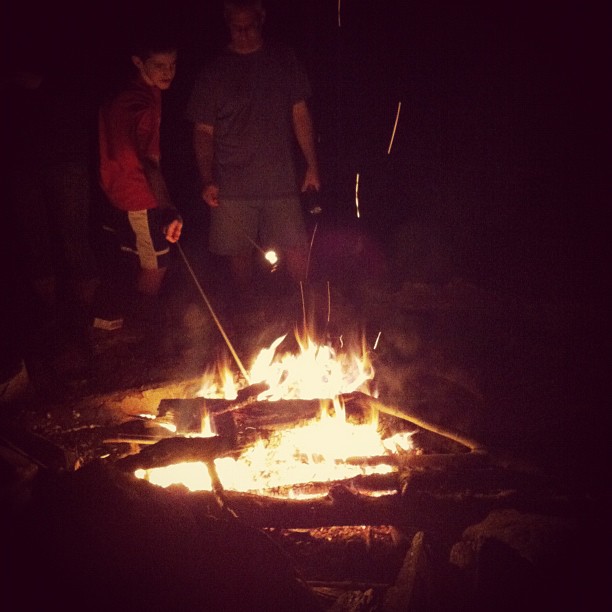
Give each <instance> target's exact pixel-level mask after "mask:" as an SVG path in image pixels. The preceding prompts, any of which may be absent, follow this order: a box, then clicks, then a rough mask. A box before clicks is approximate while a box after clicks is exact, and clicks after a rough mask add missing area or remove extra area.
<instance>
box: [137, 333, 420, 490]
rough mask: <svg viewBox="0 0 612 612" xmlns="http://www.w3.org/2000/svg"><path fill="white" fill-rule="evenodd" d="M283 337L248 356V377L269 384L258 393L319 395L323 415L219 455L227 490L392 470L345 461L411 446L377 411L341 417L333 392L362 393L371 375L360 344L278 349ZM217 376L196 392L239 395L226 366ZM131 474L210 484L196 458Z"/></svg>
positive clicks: (206, 430) (201, 486) (200, 486)
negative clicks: (381, 426) (347, 350)
mask: <svg viewBox="0 0 612 612" xmlns="http://www.w3.org/2000/svg"><path fill="white" fill-rule="evenodd" d="M285 338H286V336H281V337H280V338H277V339H276V340H275V341H274V342H273V343H272V344H271V345H270V347H269V348H267V349H263V350H262V351H260V353H259V355H258V356H257V357H256V358H255V360H254V362H253V366H252V368H251V371H250V375H249V378H250V380H251V381H255V382H264V383H266V384H267V385H268V386H269V390H268V391H266V392H264V393H262V394H261V395H260V396H259V398H258V399H259V400H260V401H261V400H270V401H277V400H280V399H316V398H320V399H321V412H320V416H319V418H317V419H315V420H313V421H310V422H307V423H306V424H301V425H299V426H296V427H294V428H292V429H285V430H282V431H277V432H275V433H274V434H272V436H271V438H270V439H266V440H263V439H260V440H258V441H257V442H256V443H255V444H253V445H252V446H250V447H249V448H248V449H246V450H245V451H244V452H243V453H242V455H241V456H240V457H239V458H238V459H234V458H225V457H224V458H218V459H216V460H215V467H216V470H217V473H218V475H219V479H220V481H221V483H222V485H223V487H224V489H226V490H232V491H242V492H252V493H258V494H261V495H266V494H268V495H271V494H273V493H272V491H273V490H274V489H278V488H279V487H291V486H296V485H300V484H308V483H326V482H331V481H340V480H345V479H348V478H354V477H355V476H359V475H369V474H384V473H389V472H391V471H393V469H394V468H393V467H392V466H391V465H389V464H385V463H384V462H382V463H381V464H380V465H358V463H359V462H358V461H352V462H347V460H348V459H350V458H366V457H381V456H384V455H390V454H392V453H396V452H398V449H401V450H409V449H410V448H411V439H410V434H409V433H408V432H402V433H400V434H396V435H394V436H392V437H390V438H387V439H385V440H383V439H381V436H380V434H379V433H378V422H377V419H376V418H375V417H374V418H373V420H371V422H369V423H365V424H353V423H350V422H349V421H348V420H347V418H346V411H345V408H344V406H343V405H342V403H341V402H340V400H339V399H338V397H339V396H340V395H341V394H344V393H350V392H352V391H357V390H363V391H365V392H367V384H368V382H369V381H370V380H371V379H372V377H373V374H374V372H373V369H372V367H371V365H370V364H369V361H368V359H367V355H366V352H365V349H364V348H362V350H361V355H360V356H357V355H355V354H351V355H348V354H343V355H338V354H336V352H335V351H334V350H333V349H332V348H331V347H329V346H321V345H318V344H316V343H314V342H312V341H311V340H310V339H309V338H305V339H300V338H296V339H297V340H298V343H299V345H300V349H301V350H300V353H299V354H297V355H294V354H291V353H285V354H281V355H279V354H278V349H279V347H280V346H281V345H282V343H283V341H284V340H285ZM215 379H216V380H213V379H212V378H210V377H208V378H207V380H206V382H205V384H204V385H203V387H202V389H201V391H200V395H201V396H203V397H219V396H221V395H223V396H225V398H226V399H234V398H235V397H236V393H237V385H236V383H235V381H234V378H233V376H232V375H231V373H230V372H229V369H225V370H221V369H219V370H218V371H217V372H216V374H215ZM211 381H213V382H211ZM202 432H203V433H202V434H200V435H209V436H210V435H214V434H213V433H212V431H211V427H210V421H209V420H208V421H206V422H205V423H203V426H202ZM362 463H365V461H364V462H362ZM136 475H137V476H138V477H139V478H145V479H147V480H149V481H150V482H152V483H154V484H157V485H159V486H163V487H167V486H169V485H171V484H177V483H182V484H183V485H184V486H186V487H187V488H188V489H190V490H192V491H198V490H211V479H210V476H209V473H208V470H207V468H206V465H205V464H204V463H200V462H194V463H182V464H176V465H172V466H169V467H164V468H154V469H150V470H147V471H146V472H145V471H144V470H139V471H138V472H136ZM322 494H323V493H322Z"/></svg>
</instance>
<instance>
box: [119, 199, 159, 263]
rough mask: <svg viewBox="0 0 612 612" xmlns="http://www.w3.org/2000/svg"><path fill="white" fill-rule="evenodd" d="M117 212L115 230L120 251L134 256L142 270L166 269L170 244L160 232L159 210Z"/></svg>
mask: <svg viewBox="0 0 612 612" xmlns="http://www.w3.org/2000/svg"><path fill="white" fill-rule="evenodd" d="M118 212H119V215H117V216H116V219H117V228H116V229H117V236H118V239H119V245H120V248H121V250H122V251H124V252H126V253H132V254H134V255H135V256H136V257H137V258H138V263H139V265H140V267H141V268H142V269H143V270H157V269H159V268H166V267H167V266H168V260H169V256H170V244H169V243H168V241H167V240H166V236H165V235H164V233H163V231H162V215H161V211H160V209H159V208H149V209H148V210H130V211H118Z"/></svg>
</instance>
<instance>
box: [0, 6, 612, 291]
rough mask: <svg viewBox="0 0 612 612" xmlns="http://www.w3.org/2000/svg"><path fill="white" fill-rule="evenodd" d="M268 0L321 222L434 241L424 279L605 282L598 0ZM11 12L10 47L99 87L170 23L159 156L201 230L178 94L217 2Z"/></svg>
mask: <svg viewBox="0 0 612 612" xmlns="http://www.w3.org/2000/svg"><path fill="white" fill-rule="evenodd" d="M462 4H463V6H462ZM267 7H268V19H267V22H266V34H267V36H268V37H269V38H275V39H278V40H282V41H285V42H288V43H290V44H292V45H293V46H294V47H295V49H296V51H297V52H298V55H299V57H300V58H301V60H302V61H303V62H304V64H305V66H306V68H307V71H308V73H309V75H310V78H311V81H312V86H313V92H314V95H313V98H312V100H311V105H312V110H313V114H314V118H315V123H316V129H317V133H318V138H319V153H320V157H321V170H322V178H323V181H324V191H323V201H324V204H325V208H324V210H325V214H324V216H323V218H322V223H328V224H330V225H333V224H340V225H345V226H346V227H350V228H352V229H356V231H358V232H362V233H366V234H367V235H369V236H370V237H371V238H372V240H374V241H377V242H379V243H380V245H381V249H382V250H386V251H388V250H390V249H393V248H394V247H395V246H397V244H398V243H400V244H401V243H402V242H404V243H405V241H406V240H412V242H413V244H414V248H415V249H416V250H419V249H420V251H421V252H422V254H423V255H424V256H425V257H426V256H427V254H428V253H429V254H432V249H437V252H435V253H433V254H432V256H433V257H438V258H439V259H440V260H441V261H442V260H444V261H446V262H447V265H446V266H441V267H440V268H439V269H437V270H435V271H434V272H433V275H434V277H435V276H436V275H437V278H427V279H425V280H434V281H436V280H439V281H444V280H448V279H449V278H451V277H453V276H459V277H462V278H468V279H470V280H473V281H476V282H479V283H481V284H484V285H487V286H491V287H493V288H496V289H501V290H509V291H512V292H524V293H528V294H530V295H544V296H590V295H594V294H597V295H599V294H602V293H603V292H604V290H605V289H606V288H607V285H608V283H607V278H608V276H609V274H608V270H607V261H606V257H605V253H606V249H605V244H604V243H605V239H606V238H607V234H608V232H607V224H606V223H605V222H604V221H605V216H606V215H604V208H603V207H604V205H605V204H606V203H607V196H608V189H607V187H608V183H607V176H606V170H607V161H608V155H607V154H608V151H609V149H608V144H609V114H608V108H609V103H610V99H609V94H608V85H609V74H610V71H609V61H608V56H609V51H610V49H609V44H608V39H609V28H608V27H607V23H608V22H607V15H606V11H605V9H604V3H601V4H598V3H595V2H564V1H560V2H544V1H541V0H538V1H536V2H526V1H523V0H517V1H513V2H492V1H491V2H480V1H479V2H470V3H451V2H442V1H440V0H433V1H431V2H406V1H405V2H400V1H399V0H387V1H383V2H374V1H366V0H345V1H344V2H342V3H341V22H340V24H339V23H338V15H337V9H338V4H337V2H335V1H333V0H296V1H292V2H288V1H284V2H283V1H281V0H270V1H269V2H268V3H267ZM4 11H5V16H6V18H3V19H2V22H3V24H4V25H3V28H4V29H5V35H4V36H3V40H5V42H6V44H7V45H8V47H7V49H6V51H5V52H4V53H3V56H4V62H8V63H9V65H10V64H11V63H14V62H16V61H22V60H23V59H24V58H26V59H27V57H28V56H32V57H35V58H38V59H40V58H41V57H43V58H44V61H45V62H46V63H47V64H48V65H49V66H50V67H52V68H53V69H54V70H60V71H63V72H64V73H65V74H68V75H73V76H74V80H75V82H79V81H80V82H82V84H83V87H84V88H88V90H89V91H90V92H93V93H94V99H96V96H100V95H102V94H103V92H104V91H105V90H107V89H108V88H109V87H110V86H111V84H112V83H113V82H114V81H115V80H116V78H117V76H118V75H120V74H123V72H122V71H123V70H124V69H125V66H126V59H125V49H126V43H127V42H128V41H129V40H130V39H131V38H132V37H133V36H134V35H135V33H136V32H137V31H138V30H139V28H142V27H145V28H146V27H149V24H151V27H157V26H158V25H159V23H163V24H164V25H166V26H168V28H170V29H171V30H172V31H173V32H174V33H175V34H176V35H177V37H178V40H179V44H180V56H179V66H178V73H177V77H176V80H175V83H174V84H173V86H172V88H171V90H170V91H168V92H167V93H166V94H165V98H164V104H165V106H164V125H163V138H164V150H163V157H164V167H165V171H166V174H167V177H168V181H169V183H170V188H171V190H172V192H173V195H174V196H175V199H176V201H177V205H178V206H179V207H180V208H181V210H182V211H183V212H184V214H185V217H186V220H187V222H188V223H189V224H190V225H186V238H187V239H189V238H190V236H191V237H192V238H194V239H195V234H196V233H199V232H200V228H201V227H203V226H205V225H206V222H207V219H206V210H205V209H204V208H203V207H202V205H201V203H200V202H199V200H198V197H197V178H196V175H195V171H194V167H193V159H192V151H191V135H190V125H189V124H188V123H187V122H186V121H185V120H184V118H183V110H184V106H185V103H186V99H187V96H188V95H189V91H190V88H191V85H192V83H193V79H194V77H195V74H196V72H197V69H198V67H199V66H200V65H201V63H202V62H203V61H205V60H206V59H207V57H209V56H210V54H211V53H213V52H214V50H215V49H216V48H218V46H219V45H221V44H223V42H224V40H225V30H224V28H223V25H222V20H221V12H220V8H219V5H218V3H216V2H215V3H213V2H204V1H200V2H196V1H195V0H175V1H173V2H165V3H145V2H141V1H138V2H130V3H119V2H117V1H116V0H112V1H107V2H100V1H96V2H84V3H82V4H81V5H75V4H74V3H73V2H66V1H59V2H53V3H41V2H27V1H26V2H19V3H17V2H15V1H14V0H11V1H10V2H8V3H5V8H4ZM399 102H401V104H402V106H401V113H400V117H399V122H398V126H397V131H396V134H395V139H394V142H393V147H392V150H391V153H390V154H388V152H387V149H388V147H389V142H390V139H391V133H392V130H393V124H394V121H395V116H396V111H397V108H398V103H399ZM357 173H359V175H360V189H359V201H360V211H361V217H360V218H359V219H357V218H356V215H355V197H354V191H355V178H356V174H357ZM432 245H436V246H432ZM404 246H405V244H404ZM386 254H387V255H388V253H386ZM448 262H450V264H448ZM407 274H408V275H409V274H410V271H409V270H408V271H407Z"/></svg>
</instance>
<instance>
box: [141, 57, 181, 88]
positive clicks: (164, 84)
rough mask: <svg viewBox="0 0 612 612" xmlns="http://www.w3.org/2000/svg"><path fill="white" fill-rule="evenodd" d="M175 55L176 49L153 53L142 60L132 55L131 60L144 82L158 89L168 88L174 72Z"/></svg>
mask: <svg viewBox="0 0 612 612" xmlns="http://www.w3.org/2000/svg"><path fill="white" fill-rule="evenodd" d="M176 56H177V53H176V51H169V52H164V53H153V55H150V56H149V57H148V58H147V59H146V60H144V61H142V60H141V59H140V58H139V57H137V56H135V55H134V56H132V62H133V63H134V66H136V68H138V71H139V72H140V74H141V76H142V78H143V79H144V81H145V83H147V84H148V85H153V86H155V87H157V88H159V89H168V88H169V87H170V85H171V84H172V80H173V79H174V75H175V74H176Z"/></svg>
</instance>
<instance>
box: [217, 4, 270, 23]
mask: <svg viewBox="0 0 612 612" xmlns="http://www.w3.org/2000/svg"><path fill="white" fill-rule="evenodd" d="M240 10H243V11H244V10H252V11H255V12H256V13H257V14H258V15H259V16H260V17H263V16H264V14H265V12H266V10H265V8H264V5H263V1H262V0H223V16H224V17H225V20H226V21H227V20H228V18H229V16H230V15H231V13H232V12H233V11H240Z"/></svg>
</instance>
